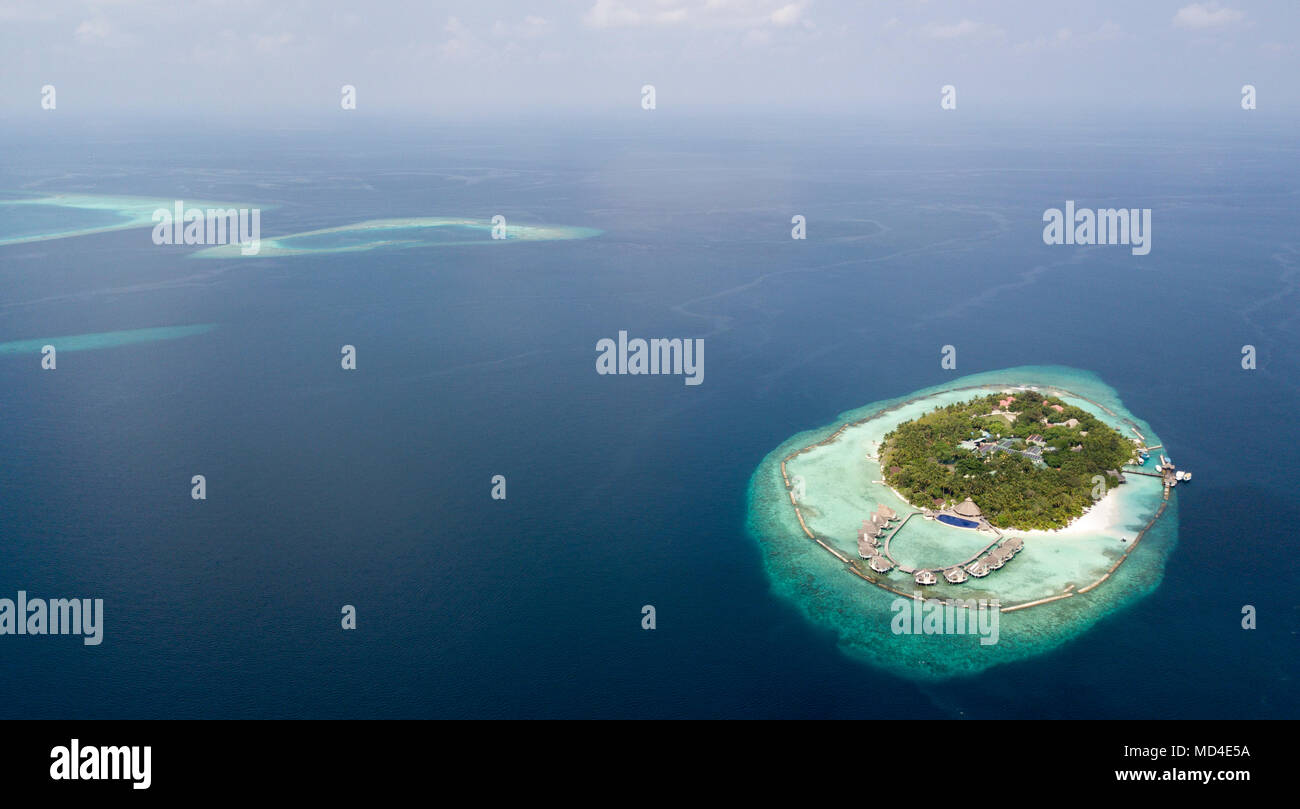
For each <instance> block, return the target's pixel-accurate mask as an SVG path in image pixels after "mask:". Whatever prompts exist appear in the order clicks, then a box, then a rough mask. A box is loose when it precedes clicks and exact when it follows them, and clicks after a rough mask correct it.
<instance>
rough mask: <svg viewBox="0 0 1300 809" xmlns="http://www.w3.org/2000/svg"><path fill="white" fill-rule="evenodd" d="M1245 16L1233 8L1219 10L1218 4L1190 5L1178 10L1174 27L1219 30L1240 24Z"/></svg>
mask: <svg viewBox="0 0 1300 809" xmlns="http://www.w3.org/2000/svg"><path fill="white" fill-rule="evenodd" d="M1245 16H1246V15H1245V14H1243V13H1242V12H1240V11H1238V10H1237V9H1235V8H1221V7H1220V6H1219V4H1218V3H1192V4H1191V5H1190V6H1183V7H1182V8H1180V9H1178V13H1177V14H1175V15H1174V25H1176V26H1178V27H1179V28H1196V29H1203V28H1220V27H1222V26H1225V25H1231V24H1232V23H1234V22H1240V21H1241V20H1242V19H1243V18H1244V17H1245Z"/></svg>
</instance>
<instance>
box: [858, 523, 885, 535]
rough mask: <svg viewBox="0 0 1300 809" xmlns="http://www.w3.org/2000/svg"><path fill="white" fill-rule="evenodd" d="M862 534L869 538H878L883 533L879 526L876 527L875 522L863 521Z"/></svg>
mask: <svg viewBox="0 0 1300 809" xmlns="http://www.w3.org/2000/svg"><path fill="white" fill-rule="evenodd" d="M862 533H864V534H866V535H867V536H869V537H878V536H880V535H881V534H882V533H883V532H882V531H881V529H880V526H879V525H876V524H875V523H874V522H872V521H871V520H863V521H862Z"/></svg>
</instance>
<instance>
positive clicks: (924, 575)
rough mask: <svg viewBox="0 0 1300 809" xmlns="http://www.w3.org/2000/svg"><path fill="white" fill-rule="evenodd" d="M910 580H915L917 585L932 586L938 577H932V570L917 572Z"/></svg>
mask: <svg viewBox="0 0 1300 809" xmlns="http://www.w3.org/2000/svg"><path fill="white" fill-rule="evenodd" d="M912 579H913V580H915V581H916V583H917V584H934V583H935V582H937V581H939V577H938V576H936V575H934V571H933V570H918V571H916V575H914V576H913V577H912Z"/></svg>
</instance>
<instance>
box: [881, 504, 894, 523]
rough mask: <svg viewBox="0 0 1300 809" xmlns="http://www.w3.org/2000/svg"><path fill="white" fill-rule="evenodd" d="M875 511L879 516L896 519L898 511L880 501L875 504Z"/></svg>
mask: <svg viewBox="0 0 1300 809" xmlns="http://www.w3.org/2000/svg"><path fill="white" fill-rule="evenodd" d="M876 512H877V513H878V514H880V516H882V517H884V518H885V519H886V520H896V519H898V512H896V511H894V510H893V509H892V508H890V507H889V506H886V505H884V504H882V503H877V504H876Z"/></svg>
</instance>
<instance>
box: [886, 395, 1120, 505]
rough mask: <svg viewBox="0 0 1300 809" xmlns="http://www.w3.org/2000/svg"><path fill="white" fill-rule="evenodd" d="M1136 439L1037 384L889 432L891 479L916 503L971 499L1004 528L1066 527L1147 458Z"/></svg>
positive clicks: (937, 411) (962, 404)
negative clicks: (1123, 471)
mask: <svg viewBox="0 0 1300 809" xmlns="http://www.w3.org/2000/svg"><path fill="white" fill-rule="evenodd" d="M1135 441H1136V439H1135V438H1134V439H1128V438H1125V437H1124V436H1123V435H1121V434H1120V433H1119V431H1117V430H1115V429H1114V428H1112V427H1109V426H1107V425H1106V424H1105V423H1104V422H1102V421H1101V420H1100V419H1098V418H1097V417H1096V416H1094V415H1093V414H1091V413H1089V412H1088V411H1086V410H1084V409H1083V408H1081V407H1078V406H1075V405H1072V404H1069V403H1067V402H1066V401H1064V400H1062V399H1061V398H1059V397H1053V396H1044V395H1043V394H1041V393H1039V392H1037V391H1033V390H1025V391H1016V392H1008V393H993V394H988V395H984V396H979V397H976V398H974V399H971V400H969V401H965V402H953V403H951V404H947V405H944V406H941V407H936V408H935V409H934V410H933V411H931V412H929V413H926V414H925V415H923V416H921V417H919V418H916V419H913V420H911V421H907V422H904V423H902V424H900V425H898V426H897V427H895V428H894V429H893V430H891V431H890V432H888V433H886V434H885V437H884V442H883V445H882V447H881V450H880V466H881V468H882V470H883V472H884V478H885V480H886V481H887V482H888V483H889V485H890V486H891V487H893V489H894V490H895V491H897V492H898V493H899V494H900V495H901V496H902V497H903V498H904V499H905V500H907V501H908V502H909V503H910V504H911V505H913V506H917V507H924V508H929V507H932V506H933V507H934V508H936V509H940V510H942V509H944V508H952V507H954V506H956V505H958V504H960V503H962V502H964V501H965V500H966V499H970V500H971V501H973V502H974V503H975V504H977V505H978V506H979V508H980V510H981V512H982V515H983V517H984V518H985V519H986V520H988V522H989V523H990V524H992V525H994V526H996V527H998V528H1017V529H1044V530H1050V529H1053V528H1064V527H1065V526H1066V525H1068V524H1069V523H1070V521H1071V520H1073V519H1075V518H1077V517H1079V516H1081V515H1082V514H1083V513H1084V511H1085V510H1086V509H1087V508H1088V507H1089V506H1091V505H1092V504H1093V503H1094V502H1096V500H1098V499H1100V496H1101V495H1104V494H1105V493H1106V491H1108V490H1109V489H1110V488H1111V487H1114V486H1118V485H1119V483H1120V481H1121V480H1122V479H1123V478H1122V475H1121V471H1120V470H1121V469H1122V467H1123V466H1124V465H1125V464H1130V463H1132V464H1136V463H1137V462H1138V459H1137V455H1138V451H1137V449H1136V448H1135V446H1134V442H1135Z"/></svg>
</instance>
